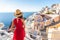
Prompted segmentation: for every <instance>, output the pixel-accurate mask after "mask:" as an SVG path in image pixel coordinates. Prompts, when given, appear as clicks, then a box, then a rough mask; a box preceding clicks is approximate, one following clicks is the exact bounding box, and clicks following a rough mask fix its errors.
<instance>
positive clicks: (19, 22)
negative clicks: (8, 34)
mask: <svg viewBox="0 0 60 40" xmlns="http://www.w3.org/2000/svg"><path fill="white" fill-rule="evenodd" d="M14 15H15V16H16V18H15V19H14V20H13V21H12V26H11V28H10V29H9V30H10V31H11V30H13V28H14V26H15V29H14V36H13V40H24V37H25V30H24V29H25V24H24V19H23V15H22V12H21V11H20V10H19V9H17V10H16V13H15V14H14Z"/></svg>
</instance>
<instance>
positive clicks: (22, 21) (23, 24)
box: [22, 19, 25, 28]
mask: <svg viewBox="0 0 60 40" xmlns="http://www.w3.org/2000/svg"><path fill="white" fill-rule="evenodd" d="M22 22H23V27H24V28H25V22H24V19H22Z"/></svg>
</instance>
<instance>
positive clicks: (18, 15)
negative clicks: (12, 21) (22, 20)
mask: <svg viewBox="0 0 60 40" xmlns="http://www.w3.org/2000/svg"><path fill="white" fill-rule="evenodd" d="M21 15H22V14H19V15H17V14H16V13H14V16H15V17H19V16H21Z"/></svg>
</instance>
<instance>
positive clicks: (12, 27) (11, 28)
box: [9, 21, 14, 31]
mask: <svg viewBox="0 0 60 40" xmlns="http://www.w3.org/2000/svg"><path fill="white" fill-rule="evenodd" d="M13 29H14V22H13V21H12V25H11V27H10V29H9V31H12V30H13Z"/></svg>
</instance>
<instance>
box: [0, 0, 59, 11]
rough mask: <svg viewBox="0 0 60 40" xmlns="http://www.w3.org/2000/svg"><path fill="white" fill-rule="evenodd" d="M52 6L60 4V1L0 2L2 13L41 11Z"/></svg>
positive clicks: (5, 0) (22, 0) (3, 0)
mask: <svg viewBox="0 0 60 40" xmlns="http://www.w3.org/2000/svg"><path fill="white" fill-rule="evenodd" d="M52 4H60V0H0V12H14V11H15V10H16V9H20V10H21V11H23V12H32V11H39V10H41V9H42V8H43V7H45V6H49V7H50V6H51V5H52Z"/></svg>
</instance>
